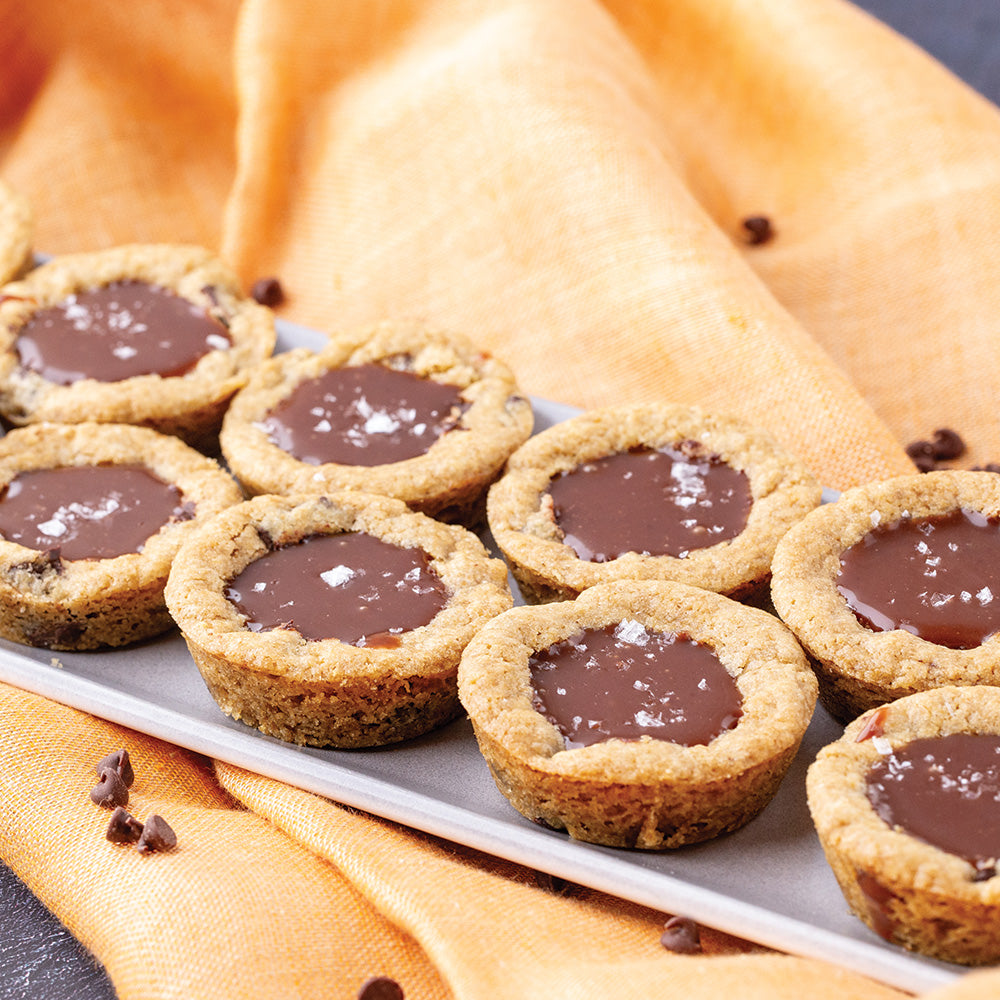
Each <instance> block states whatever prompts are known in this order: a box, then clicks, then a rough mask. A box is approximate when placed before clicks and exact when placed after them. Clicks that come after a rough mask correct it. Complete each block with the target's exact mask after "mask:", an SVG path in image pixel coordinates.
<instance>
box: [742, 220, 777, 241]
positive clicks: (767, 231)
mask: <svg viewBox="0 0 1000 1000" xmlns="http://www.w3.org/2000/svg"><path fill="white" fill-rule="evenodd" d="M743 228H744V229H745V230H746V234H747V236H746V240H747V243H749V244H751V245H752V246H759V245H760V244H761V243H767V241H768V240H770V239H773V238H774V226H772V225H771V220H770V219H769V218H768V217H767V216H766V215H748V216H747V217H746V218H745V219H744V220H743Z"/></svg>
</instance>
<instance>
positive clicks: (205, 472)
mask: <svg viewBox="0 0 1000 1000" xmlns="http://www.w3.org/2000/svg"><path fill="white" fill-rule="evenodd" d="M98 463H100V464H111V465H132V464H136V465H142V466H144V467H146V468H147V469H149V470H150V471H151V472H152V473H154V474H155V475H157V476H158V477H159V478H160V479H162V480H164V482H167V483H172V484H174V485H176V486H178V487H179V488H180V489H181V491H182V493H183V499H184V500H186V501H193V503H194V511H193V515H194V516H193V517H192V518H191V519H187V520H184V519H177V520H171V521H169V522H168V523H167V524H165V525H164V526H163V527H162V528H160V530H159V531H158V532H157V533H156V534H155V535H153V536H151V537H150V538H149V539H148V540H147V541H146V543H145V545H144V547H143V551H142V552H133V553H126V554H124V555H120V556H117V557H115V558H113V559H77V560H64V559H59V558H56V559H53V558H51V557H50V556H49V555H47V554H46V553H43V552H40V551H39V550H37V549H30V548H26V547H25V546H23V545H19V544H17V543H15V542H9V541H6V540H4V539H0V634H2V635H3V636H4V638H6V639H10V640H12V641H14V642H19V643H23V644H26V645H31V646H45V647H48V648H50V649H60V650H84V649H97V648H99V647H102V646H122V645H125V644H127V643H131V642H136V641H138V640H140V639H147V638H150V637H151V636H154V635H159V634H160V633H162V632H164V631H166V630H167V629H169V628H171V627H172V625H173V621H172V619H171V618H170V616H169V614H168V613H167V608H166V604H165V602H164V599H163V588H164V585H165V584H166V580H167V575H168V573H169V571H170V563H171V561H172V559H173V557H174V554H175V553H176V552H177V550H178V548H179V547H180V545H181V542H182V541H183V540H184V538H186V537H187V536H188V535H189V534H190V533H191V532H192V531H194V529H195V528H196V527H197V525H198V524H199V523H200V522H201V521H203V520H205V519H206V518H208V517H210V516H211V515H212V514H215V513H217V512H218V511H220V510H222V509H223V508H224V507H227V506H229V505H231V504H234V503H237V502H238V501H239V500H241V499H242V494H241V493H240V489H239V487H238V486H237V484H236V482H235V481H234V480H233V478H232V477H231V476H230V475H229V474H228V473H226V472H225V471H224V470H223V469H221V468H220V467H219V466H218V464H217V463H216V462H214V461H212V460H211V459H209V458H206V457H205V456H204V455H202V454H200V453H199V452H197V451H195V450H194V449H193V448H190V447H188V446H187V445H185V444H183V443H182V442H181V441H179V440H178V439H177V438H174V437H170V436H167V435H163V434H158V433H156V432H155V431H151V430H149V429H147V428H143V427H133V426H127V425H115V424H97V423H81V424H34V425H32V426H30V427H24V428H19V429H17V430H14V431H11V432H10V433H9V434H7V436H6V437H4V438H2V439H0V489H5V488H6V487H7V485H8V484H9V483H10V481H11V480H12V479H13V478H14V476H16V475H17V474H18V473H19V472H24V471H27V470H32V469H50V468H61V467H65V466H78V465H91V464H98Z"/></svg>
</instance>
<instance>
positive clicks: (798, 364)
mask: <svg viewBox="0 0 1000 1000" xmlns="http://www.w3.org/2000/svg"><path fill="white" fill-rule="evenodd" d="M0 9H2V12H3V18H2V22H0V23H2V24H3V31H2V32H0V81H2V85H0V174H2V176H3V177H4V178H5V179H6V180H7V181H8V182H10V183H11V184H13V185H14V186H16V187H18V188H19V189H20V190H21V191H22V192H23V193H24V194H25V195H26V196H27V197H28V198H29V199H30V201H31V202H32V204H33V206H34V208H35V212H36V215H37V239H36V245H37V247H38V248H39V249H40V250H43V251H45V252H49V253H63V252H69V251H73V250H83V249H96V248H99V247H105V246H111V245H114V244H118V243H124V242H130V241H169V242H179V241H190V242H195V243H200V244H203V245H206V246H209V247H211V248H213V249H217V250H219V251H220V252H222V253H223V254H224V255H225V256H226V257H227V258H228V259H229V260H230V261H231V262H232V263H233V264H234V265H235V266H236V267H237V268H238V270H239V272H240V274H241V275H242V277H243V279H244V280H245V281H246V283H247V285H248V286H249V284H250V283H251V282H252V281H253V280H254V279H256V278H258V277H262V276H272V275H273V276H277V277H278V278H279V279H280V281H281V283H282V284H283V286H284V287H285V289H286V291H287V294H288V300H287V304H286V305H285V306H284V307H283V310H282V312H283V315H285V316H286V317H287V318H289V319H293V320H296V321H299V322H303V323H308V324H312V325H315V326H318V327H321V328H323V329H327V330H335V329H340V328H345V327H353V326H356V325H358V324H367V323H371V322H373V321H376V320H380V319H383V318H391V317H407V318H416V319H419V320H423V321H426V322H427V323H429V324H433V325H435V326H445V327H455V328H459V329H462V330H464V331H465V332H466V333H468V334H469V335H470V336H472V337H473V338H474V339H476V340H477V341H478V342H480V343H481V344H483V345H484V346H486V347H488V348H490V349H492V350H493V351H494V352H495V353H497V354H498V355H500V356H501V357H503V358H504V359H505V360H506V361H507V362H508V363H509V364H510V365H511V366H512V367H513V368H514V370H515V372H516V373H517V375H518V378H519V381H520V383H521V385H522V387H523V389H524V390H525V391H527V392H530V393H533V394H536V395H539V396H543V397H547V398H550V399H554V400H558V401H561V402H565V403H570V404H575V405H578V406H584V407H587V406H593V405H598V404H607V403H617V402H621V401H639V400H652V399H661V400H668V401H677V402H686V403H697V404H701V405H703V406H705V407H708V408H711V409H714V410H718V411H721V412H726V413H732V414H735V415H738V416H741V417H743V418H745V419H748V420H750V421H752V422H755V423H759V424H761V425H764V426H766V427H768V428H770V429H771V430H772V431H773V432H774V433H775V434H776V435H777V436H778V437H779V438H780V439H781V440H782V441H783V442H784V443H785V444H786V445H787V446H788V447H790V448H791V449H793V450H794V451H796V452H797V453H798V454H799V455H801V457H802V458H803V459H804V460H806V461H807V462H808V463H809V464H810V465H811V467H812V468H813V469H814V470H815V472H816V473H817V475H819V476H820V478H821V479H822V480H823V482H824V483H826V484H827V485H830V486H833V487H837V488H842V487H845V486H848V485H851V484H854V483H859V482H863V481H866V480H872V479H877V478H882V477H885V476H887V475H890V474H894V473H899V472H905V471H908V470H910V468H911V465H910V463H909V461H908V460H907V459H906V457H905V455H904V453H903V450H902V445H903V444H905V443H906V442H907V441H909V440H912V439H914V438H917V437H926V436H929V435H930V434H931V432H932V431H933V430H934V429H935V428H937V427H942V426H951V427H954V428H956V429H958V430H959V431H960V432H961V433H962V435H963V436H964V437H965V438H966V440H967V441H968V443H969V444H970V452H969V454H968V455H967V456H966V457H964V458H963V460H962V461H963V463H965V464H976V463H985V462H988V461H996V460H1000V421H998V420H997V418H996V413H995V400H996V399H997V398H998V388H1000V384H998V383H1000V363H998V362H1000V358H998V350H1000V348H998V344H1000V338H998V337H997V336H996V333H995V319H994V317H995V315H996V314H997V307H998V304H1000V301H998V300H1000V283H998V282H996V281H995V280H994V278H993V250H994V248H995V246H996V241H997V237H996V234H997V232H1000V114H998V112H997V110H996V109H995V108H994V107H992V106H991V105H990V104H988V103H987V102H986V101H984V100H982V99H981V98H979V97H978V96H976V95H975V94H973V93H972V92H971V91H970V90H969V89H968V88H966V87H965V86H964V85H963V84H961V83H959V82H958V81H957V80H955V79H954V78H953V77H951V76H950V75H949V74H948V73H946V72H945V71H944V70H942V69H941V68H940V67H939V66H937V65H936V64H935V63H934V62H933V61H932V60H931V59H929V58H928V57H927V56H926V55H924V54H923V53H921V52H920V51H918V50H916V49H915V48H914V47H913V46H911V45H910V44H908V43H907V42H905V41H903V40H902V39H900V38H899V37H897V36H896V35H894V34H893V33H892V32H890V31H888V30H887V29H885V28H884V27H882V26H881V25H879V24H877V23H875V22H874V21H872V20H871V19H870V18H868V17H867V16H865V15H863V14H861V13H859V12H858V11H857V10H856V9H854V8H853V7H851V6H849V5H848V4H846V3H844V2H841V0H619V2H610V0H609V2H608V3H606V4H603V5H602V4H600V3H598V2H596V0H338V2H336V3H328V4H322V3H316V2H306V0H245V2H243V3H239V2H237V0H137V2H136V3H132V4H123V3H121V2H120V0H77V2H75V3H74V4H72V5H70V6H67V5H66V4H65V3H57V2H56V0H32V2H31V3H25V2H23V0H0ZM751 215H765V216H768V217H769V218H770V219H771V220H772V222H773V226H774V230H775V236H774V238H773V239H772V240H770V241H769V242H767V243H764V244H761V245H759V246H752V245H748V243H747V242H746V241H745V239H744V230H743V227H742V220H743V219H744V218H745V217H747V216H751ZM120 746H125V747H127V748H128V749H129V750H130V752H131V753H132V755H133V758H134V760H135V764H136V770H137V774H138V778H137V784H136V787H135V790H134V794H133V803H134V806H135V811H136V813H137V815H138V816H139V817H140V818H144V817H145V816H146V815H148V814H149V813H151V812H160V813H161V814H162V815H164V816H166V817H167V818H168V819H169V821H170V822H171V824H172V825H174V827H175V829H176V830H177V831H178V836H179V838H180V844H179V847H178V849H177V850H176V851H175V852H172V853H170V854H163V855H156V856H151V857H142V856H140V855H138V854H137V853H136V852H134V851H129V850H128V849H125V850H124V851H123V850H122V849H121V848H119V847H116V846H114V845H111V844H108V843H107V842H106V841H105V840H104V838H103V830H104V826H105V825H106V820H107V815H106V814H105V813H103V812H102V811H101V810H99V809H98V808H97V807H95V806H94V805H93V804H92V803H91V802H90V801H89V799H88V797H87V792H88V791H89V789H90V788H91V787H92V785H93V782H94V775H93V765H94V763H95V762H96V761H97V760H99V759H100V758H101V757H102V756H103V755H104V754H106V753H107V752H109V751H111V750H114V749H117V748H118V747H120ZM0 762H2V773H3V776H4V777H3V783H4V795H3V797H2V802H0V855H2V857H3V858H4V860H5V861H6V862H7V863H8V864H9V865H10V866H11V867H13V868H14V870H15V871H17V872H18V873H19V874H20V875H21V876H22V878H24V879H25V881H26V882H27V883H28V885H29V886H30V887H31V888H32V889H33V890H34V891H35V892H36V893H37V894H38V895H39V896H40V897H41V898H42V900H43V901H44V902H45V903H46V904H47V905H48V906H49V907H50V908H51V909H52V910H53V911H55V913H57V914H58V915H59V916H60V917H61V918H62V919H63V921H65V922H66V924H67V925H68V926H69V928H70V929H71V930H72V931H73V933H74V934H76V935H77V937H79V939H80V940H81V941H82V942H83V943H84V944H85V945H86V946H87V947H88V948H89V949H91V951H92V952H93V953H94V955H95V956H96V957H97V958H98V959H99V960H100V961H101V962H102V963H103V964H104V965H105V966H106V968H107V969H108V971H109V974H110V975H111V977H112V979H113V981H114V983H115V985H116V988H117V991H118V993H119V996H120V997H121V998H122V1000H159V998H168V997H184V998H185V1000H217V998H219V997H226V998H240V997H247V998H251V997H252V998H254V1000H265V998H272V997H273V998H281V1000H285V998H288V1000H299V998H302V1000H314V998H315V1000H320V998H322V1000H331V998H340V997H344V998H351V997H353V996H354V995H355V992H356V990H357V988H358V985H359V984H360V983H361V982H362V981H363V980H364V979H365V978H366V977H368V976H370V975H373V974H385V975H391V976H394V977H395V978H397V979H398V980H399V981H400V982H401V983H402V984H403V985H404V987H405V989H406V991H407V996H408V997H410V998H411V1000H417V998H419V1000H422V998H430V1000H436V998H446V997H455V998H462V1000H507V998H509V1000H518V998H535V997H537V998H538V1000H549V998H554V997H559V998H562V997H573V998H575V1000H598V998H605V997H611V996H613V997H616V998H624V1000H628V998H631V997H635V998H643V1000H645V998H648V997H651V996H667V995H680V996H684V997H686V998H687V1000H702V998H706V1000H707V998H721V997H726V998H728V997H731V996H739V997H741V998H747V1000H757V998H761V1000H763V998H786V997H787V998H789V1000H792V998H795V1000H798V998H801V997H810V998H820V1000H822V998H826V997H830V998H834V997H835V998H837V1000H852V998H858V1000H882V998H886V1000H888V998H892V997H900V996H901V994H899V993H898V992H897V991H895V990H892V989H889V988H887V987H882V986H879V985H877V984H875V983H872V982H870V981H869V980H867V979H865V978H864V977H862V976H859V975H857V974H854V973H850V972H846V971H842V970H838V969H835V968H832V967H830V966H827V965H825V964H824V963H822V962H820V961H816V960H811V959H798V958H791V957H788V956H784V955H778V954H775V953H771V952H764V951H761V950H757V949H750V950H747V949H745V948H742V947H740V946H739V945H737V944H736V943H735V942H733V941H731V940H729V939H726V938H725V937H724V936H720V935H709V938H708V951H709V952H712V953H713V954H709V955H707V956H696V957H688V956H683V957H682V956H676V955H672V954H669V953H667V952H666V951H664V949H663V948H662V947H660V945H659V934H660V931H661V929H662V922H663V919H664V915H663V914H657V913H652V912H649V911H646V910H643V909H641V908H639V907H635V906H631V905H628V904H624V903H620V902H618V901H616V900H613V899H609V898H606V897H603V896H601V895H600V894H598V893H594V892H589V891H578V892H577V893H574V894H571V895H569V896H565V897H563V896H560V895H557V894H553V893H551V892H549V891H547V890H545V889H543V888H539V887H538V886H537V885H535V884H534V881H533V879H532V877H531V873H530V872H525V871H524V870H521V869H518V868H517V867H516V866H513V865H508V864H501V863H498V862H495V861H492V860H489V859H486V858H481V857H478V856H476V855H475V854H474V853H473V852H470V851H467V850H464V849H460V848H456V847H454V846H453V845H448V844H444V843H441V842H437V841H435V840H433V839H432V838H429V837H426V836H423V835H420V834H417V833H414V832H411V831H408V830H405V829H402V828H399V827H396V826H394V825H393V824H391V823H388V822H384V821H380V820H376V819H372V818H370V817H366V816H363V815H359V814H357V813H354V812H351V811H348V810H345V809H343V808H341V807H338V806H336V805H333V804H331V803H328V802H326V801H324V800H321V799H318V798H316V797H315V796H312V795H309V794H306V793H303V792H300V791H297V790H295V789H292V788H289V787H286V786H283V785H281V784H280V783H277V782H274V781H272V780H268V779H263V778H259V777H257V776H254V775H252V774H249V773H247V772H244V771H240V770H238V769H236V768H234V767H231V766H228V765H223V764H219V765H217V766H216V767H215V768H213V767H212V765H211V763H210V762H208V761H206V760H204V759H202V758H199V757H197V756H195V755H193V754H190V753H188V752H186V751H182V750H178V749H176V748H172V747H170V746H167V745H165V744H163V743H160V742H158V741H156V740H153V739H150V738H147V737H144V736H141V735H139V734H136V733H132V732H129V731H127V730H123V729H121V728H119V727H116V726H112V725H110V724H107V723H104V722H101V721H99V720H97V719H95V718H92V717H90V716H87V715H85V714H83V713H80V712H77V711H75V710H71V709H66V708H63V707H61V706H58V705H55V704H53V703H51V702H47V701H45V700H44V699H41V698H38V697H36V696H34V695H29V694H26V693H23V692H20V691H17V690H14V689H12V688H3V687H0ZM998 990H1000V985H998V977H997V975H996V974H993V973H988V972H987V973H978V974H971V975H969V976H967V977H965V978H963V979H962V980H961V981H960V982H959V983H958V984H957V985H955V986H952V987H946V988H943V989H940V990H937V991H935V992H934V993H933V994H932V995H933V997H934V998H935V1000H946V998H948V1000H958V998H959V997H961V998H962V1000H971V998H974V997H975V998H978V997H984V998H985V997H990V996H995V995H996V994H997V992H998ZM928 996H931V994H929V995H928Z"/></svg>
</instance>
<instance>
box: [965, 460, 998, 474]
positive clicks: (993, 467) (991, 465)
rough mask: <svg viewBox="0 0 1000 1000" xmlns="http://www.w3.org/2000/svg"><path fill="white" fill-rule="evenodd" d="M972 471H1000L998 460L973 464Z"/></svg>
mask: <svg viewBox="0 0 1000 1000" xmlns="http://www.w3.org/2000/svg"><path fill="white" fill-rule="evenodd" d="M970 471H972V472H1000V462H987V463H986V464H985V465H974V466H973V467H972V469H971V470H970Z"/></svg>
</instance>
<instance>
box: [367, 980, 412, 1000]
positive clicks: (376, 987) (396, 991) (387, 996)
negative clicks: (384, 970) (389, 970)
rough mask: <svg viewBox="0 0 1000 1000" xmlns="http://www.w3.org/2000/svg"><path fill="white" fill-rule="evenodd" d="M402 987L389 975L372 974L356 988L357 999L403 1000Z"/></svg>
mask: <svg viewBox="0 0 1000 1000" xmlns="http://www.w3.org/2000/svg"><path fill="white" fill-rule="evenodd" d="M403 996H404V994H403V987H402V986H400V985H399V983H397V982H396V980H395V979H392V978H390V977H389V976H372V977H371V978H370V979H366V980H365V981H364V982H363V983H362V984H361V986H360V988H359V989H358V1000H403Z"/></svg>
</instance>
